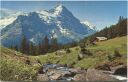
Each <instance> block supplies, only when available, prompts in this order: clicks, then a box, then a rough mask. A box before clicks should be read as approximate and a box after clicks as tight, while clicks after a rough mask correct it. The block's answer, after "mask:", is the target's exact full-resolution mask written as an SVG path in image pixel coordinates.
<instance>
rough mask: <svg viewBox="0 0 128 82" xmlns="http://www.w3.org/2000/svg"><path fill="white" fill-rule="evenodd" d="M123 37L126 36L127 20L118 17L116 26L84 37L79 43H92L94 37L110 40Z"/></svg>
mask: <svg viewBox="0 0 128 82" xmlns="http://www.w3.org/2000/svg"><path fill="white" fill-rule="evenodd" d="M125 35H127V18H124V17H122V16H120V17H119V20H118V23H117V24H115V25H111V26H110V27H105V28H104V29H103V30H101V31H99V32H96V33H94V34H92V35H90V36H88V37H85V38H84V39H83V40H81V42H84V43H87V42H93V40H94V39H95V37H106V38H108V39H112V38H115V37H121V36H125Z"/></svg>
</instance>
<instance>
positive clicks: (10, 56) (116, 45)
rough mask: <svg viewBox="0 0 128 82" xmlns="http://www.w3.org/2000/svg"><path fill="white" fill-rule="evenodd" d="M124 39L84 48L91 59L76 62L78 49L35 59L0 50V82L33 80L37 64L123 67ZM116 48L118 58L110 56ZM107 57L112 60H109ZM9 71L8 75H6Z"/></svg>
mask: <svg viewBox="0 0 128 82" xmlns="http://www.w3.org/2000/svg"><path fill="white" fill-rule="evenodd" d="M126 38H127V37H126V36H123V37H117V38H114V39H110V40H107V41H103V42H98V43H96V44H97V45H94V46H88V47H87V48H86V49H87V50H88V51H90V52H91V53H92V55H91V56H85V57H83V58H82V59H81V60H79V59H78V55H79V54H80V51H81V48H80V47H78V46H77V47H74V48H70V49H69V50H70V52H69V51H67V50H64V49H62V50H59V51H56V52H53V53H47V54H46V55H39V56H27V55H26V54H22V53H19V52H17V51H14V50H11V49H8V48H4V47H1V58H0V69H1V70H2V72H1V76H0V79H2V80H34V79H36V75H37V73H38V70H39V69H40V68H41V64H46V63H53V64H61V65H63V66H67V67H72V68H77V67H80V68H82V69H88V68H95V69H100V68H99V66H101V65H104V64H107V65H109V66H110V67H115V66H118V65H120V64H122V65H126V64H127V61H126V60H127V55H126V54H127V51H126V45H127V42H126V40H127V39H126ZM115 49H118V51H119V53H120V54H121V57H114V51H115ZM109 56H111V58H112V60H110V59H109ZM10 71H11V72H10Z"/></svg>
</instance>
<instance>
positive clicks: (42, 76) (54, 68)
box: [37, 64, 127, 81]
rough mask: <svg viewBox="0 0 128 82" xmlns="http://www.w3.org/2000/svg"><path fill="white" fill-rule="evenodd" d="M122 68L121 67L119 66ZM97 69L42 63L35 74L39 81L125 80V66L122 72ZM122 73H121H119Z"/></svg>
mask: <svg viewBox="0 0 128 82" xmlns="http://www.w3.org/2000/svg"><path fill="white" fill-rule="evenodd" d="M120 69H122V68H120ZM119 72H120V70H119V69H117V70H116V71H114V72H113V71H103V70H97V69H87V70H85V69H81V68H69V67H67V66H64V65H59V64H44V65H43V66H42V67H41V68H40V70H39V72H38V75H37V80H40V81H56V80H59V81H126V80H127V78H126V76H127V75H126V74H127V73H125V72H127V68H126V69H123V71H122V72H124V73H122V72H120V74H119ZM116 73H117V75H116ZM121 73H122V74H121Z"/></svg>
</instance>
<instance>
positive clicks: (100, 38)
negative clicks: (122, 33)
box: [96, 37, 107, 40]
mask: <svg viewBox="0 0 128 82" xmlns="http://www.w3.org/2000/svg"><path fill="white" fill-rule="evenodd" d="M96 38H97V39H99V40H106V39H107V38H106V37H96Z"/></svg>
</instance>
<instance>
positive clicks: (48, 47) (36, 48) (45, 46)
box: [10, 35, 77, 55]
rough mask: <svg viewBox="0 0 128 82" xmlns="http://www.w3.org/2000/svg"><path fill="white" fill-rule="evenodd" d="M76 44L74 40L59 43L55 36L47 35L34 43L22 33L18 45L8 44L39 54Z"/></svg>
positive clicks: (29, 52)
mask: <svg viewBox="0 0 128 82" xmlns="http://www.w3.org/2000/svg"><path fill="white" fill-rule="evenodd" d="M76 45H77V43H76V42H72V43H68V44H59V43H58V41H57V38H53V39H48V37H47V36H45V37H44V39H43V40H42V42H40V43H39V44H37V45H36V44H34V43H32V42H30V41H28V40H27V39H26V37H25V36H24V35H23V37H22V40H21V43H20V46H17V45H15V46H10V48H11V49H14V50H16V51H20V52H21V53H24V54H28V55H40V54H46V53H50V52H54V51H57V50H60V49H68V48H70V47H74V46H76Z"/></svg>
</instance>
